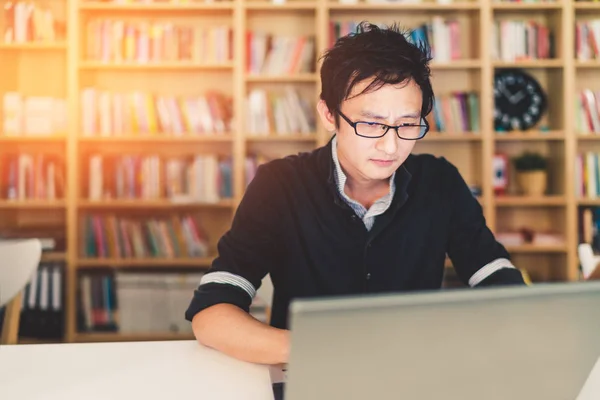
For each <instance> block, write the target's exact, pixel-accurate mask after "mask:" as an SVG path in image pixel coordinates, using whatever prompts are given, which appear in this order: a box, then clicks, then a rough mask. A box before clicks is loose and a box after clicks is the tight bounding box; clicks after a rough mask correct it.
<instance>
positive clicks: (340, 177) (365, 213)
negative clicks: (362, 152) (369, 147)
mask: <svg viewBox="0 0 600 400" xmlns="http://www.w3.org/2000/svg"><path fill="white" fill-rule="evenodd" d="M331 155H332V157H333V162H334V164H335V174H334V176H335V182H336V185H337V189H338V192H339V193H340V195H341V196H342V198H343V199H344V201H345V202H346V203H348V205H349V206H350V207H351V208H352V209H353V210H354V212H355V213H356V215H357V216H358V217H359V218H360V219H361V220H362V221H363V223H364V224H365V227H366V228H367V230H371V228H372V227H373V223H374V222H375V217H376V216H378V215H381V214H383V213H384V212H386V211H387V209H388V208H389V207H390V204H392V199H393V198H394V193H395V191H396V185H395V183H394V176H395V175H396V172H395V171H394V173H393V174H392V176H391V177H390V191H389V192H388V193H387V194H386V195H385V196H383V197H381V198H379V199H378V200H377V201H375V203H373V205H372V206H371V207H370V208H369V209H368V210H367V209H366V207H365V206H363V205H362V204H360V203H359V202H358V201H356V200H354V199H351V198H350V197H349V196H348V195H347V194H346V192H345V191H344V187H345V186H346V180H347V177H346V174H344V171H342V167H341V165H340V161H339V159H338V156H337V137H335V136H334V137H333V139H332V142H331Z"/></svg>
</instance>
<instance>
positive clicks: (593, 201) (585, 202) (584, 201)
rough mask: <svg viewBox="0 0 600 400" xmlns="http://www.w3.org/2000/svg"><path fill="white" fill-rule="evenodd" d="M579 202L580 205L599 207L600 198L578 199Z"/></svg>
mask: <svg viewBox="0 0 600 400" xmlns="http://www.w3.org/2000/svg"><path fill="white" fill-rule="evenodd" d="M577 204H579V205H580V206H592V207H598V206H600V198H589V199H578V200H577Z"/></svg>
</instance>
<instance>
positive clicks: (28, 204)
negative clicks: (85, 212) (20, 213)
mask: <svg viewBox="0 0 600 400" xmlns="http://www.w3.org/2000/svg"><path fill="white" fill-rule="evenodd" d="M66 205H67V204H66V201H65V200H0V210H2V209H40V208H41V209H44V208H47V209H59V208H65V207H66Z"/></svg>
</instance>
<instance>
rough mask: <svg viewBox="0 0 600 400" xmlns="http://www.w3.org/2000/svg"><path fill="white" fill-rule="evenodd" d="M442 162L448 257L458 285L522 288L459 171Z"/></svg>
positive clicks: (506, 253) (519, 274)
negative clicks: (447, 194)
mask: <svg viewBox="0 0 600 400" xmlns="http://www.w3.org/2000/svg"><path fill="white" fill-rule="evenodd" d="M443 162H445V163H447V165H446V169H447V171H448V174H445V175H446V176H447V178H446V179H445V182H444V184H447V185H450V188H451V190H452V193H453V196H452V198H451V200H450V201H451V202H452V203H451V204H452V207H451V213H452V215H451V219H450V227H449V233H448V256H449V257H450V259H451V260H452V264H453V266H454V268H455V270H456V272H457V275H458V276H459V278H460V279H461V281H463V283H465V284H467V285H469V286H471V287H483V286H493V285H509V284H525V281H524V280H523V276H522V274H521V272H520V271H519V270H518V269H516V268H515V266H514V265H513V264H512V261H511V259H510V255H509V253H508V251H506V249H505V248H504V246H503V245H502V244H500V243H499V242H498V241H497V240H496V238H495V237H494V235H493V233H492V232H491V230H490V229H489V228H488V226H487V224H486V221H485V217H484V215H483V210H482V208H481V205H480V204H479V202H478V201H477V199H476V198H475V197H473V195H472V194H471V190H470V189H469V186H468V185H467V184H466V182H465V181H464V179H463V178H462V176H461V175H460V173H459V171H458V169H457V168H456V167H455V166H453V165H452V164H450V163H448V162H447V161H446V160H443Z"/></svg>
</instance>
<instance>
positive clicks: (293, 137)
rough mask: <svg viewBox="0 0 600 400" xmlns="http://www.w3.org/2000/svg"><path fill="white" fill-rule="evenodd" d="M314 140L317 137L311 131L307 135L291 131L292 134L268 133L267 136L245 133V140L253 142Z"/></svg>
mask: <svg viewBox="0 0 600 400" xmlns="http://www.w3.org/2000/svg"><path fill="white" fill-rule="evenodd" d="M315 140H318V137H317V135H316V134H314V133H312V134H309V135H303V134H297V133H293V134H281V135H278V134H270V135H269V136H260V135H256V136H252V135H246V141H247V142H253V143H262V142H267V143H277V142H314V141H315Z"/></svg>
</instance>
